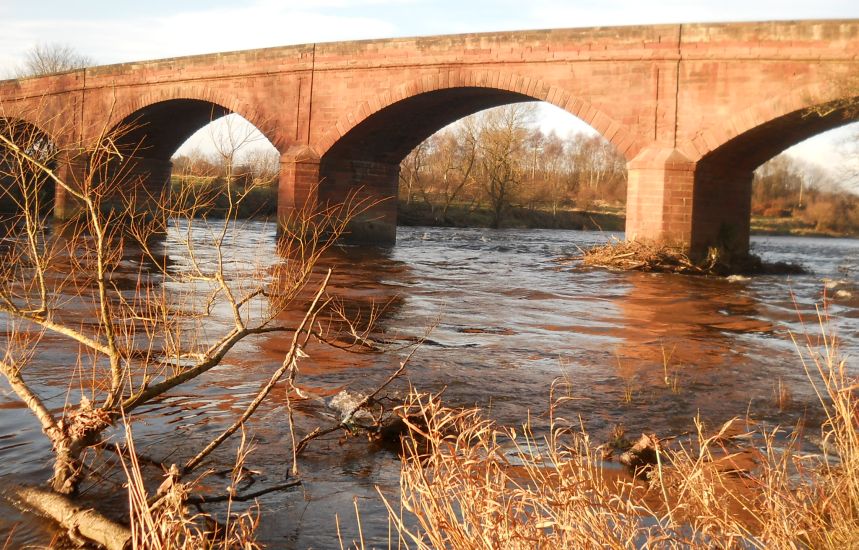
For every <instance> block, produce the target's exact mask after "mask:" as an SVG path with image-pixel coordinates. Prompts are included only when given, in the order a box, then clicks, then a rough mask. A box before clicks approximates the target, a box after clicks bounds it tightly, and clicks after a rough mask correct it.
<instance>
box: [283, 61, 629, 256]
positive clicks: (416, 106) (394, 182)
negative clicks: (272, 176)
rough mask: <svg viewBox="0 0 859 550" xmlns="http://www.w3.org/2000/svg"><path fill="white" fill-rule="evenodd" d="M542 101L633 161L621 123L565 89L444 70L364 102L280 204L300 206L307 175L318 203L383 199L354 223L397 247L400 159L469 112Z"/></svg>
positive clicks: (361, 234)
mask: <svg viewBox="0 0 859 550" xmlns="http://www.w3.org/2000/svg"><path fill="white" fill-rule="evenodd" d="M535 101H546V102H547V103H550V104H553V105H555V106H557V107H560V108H561V109H563V110H565V111H567V112H568V113H570V114H571V115H573V116H577V117H578V118H580V119H581V120H583V121H584V122H586V123H588V124H590V125H591V127H593V128H594V129H596V130H597V131H598V132H600V133H601V134H602V136H603V137H604V138H606V139H607V140H608V141H609V142H610V143H612V144H613V145H614V147H615V148H617V149H618V150H619V151H620V152H621V153H622V154H624V155H625V156H626V158H629V155H634V154H635V151H636V150H637V143H636V141H635V139H634V138H633V137H632V136H631V135H630V134H629V133H628V132H627V131H626V129H625V128H624V127H623V126H622V125H621V124H620V123H619V122H618V121H617V120H615V119H614V118H612V117H611V116H610V115H608V114H606V112H605V111H603V110H601V109H599V108H598V107H596V106H594V105H593V104H591V103H590V102H588V101H586V100H583V99H581V98H579V97H576V96H575V95H573V94H572V93H571V92H569V91H567V90H565V89H562V88H560V87H558V86H551V85H549V84H547V83H546V82H544V81H542V80H540V79H535V78H527V77H523V76H519V75H516V74H514V73H510V72H504V71H464V70H455V71H440V72H438V73H435V74H433V75H428V76H425V77H423V78H420V79H416V80H412V81H410V82H407V83H404V84H402V85H400V86H398V87H397V88H395V89H393V90H392V91H385V92H382V93H381V94H378V95H376V96H374V97H371V98H369V99H365V100H364V101H362V102H361V103H359V104H357V105H356V106H355V107H354V108H353V109H351V110H350V111H348V112H347V114H345V115H343V116H342V117H341V118H340V119H339V120H338V121H337V122H336V123H334V124H333V125H332V126H331V127H330V128H329V129H328V130H327V131H326V132H325V133H324V134H323V135H322V136H321V137H320V138H319V139H318V140H316V141H315V142H313V143H312V144H311V147H310V149H312V152H313V154H314V155H313V156H315V158H317V159H318V165H317V167H316V172H314V171H313V166H312V165H311V163H307V162H305V163H303V166H304V169H298V168H296V167H295V165H293V166H292V167H290V166H286V169H285V170H283V172H282V173H283V174H284V176H285V177H284V176H282V179H281V193H280V197H281V201H283V202H287V203H289V202H292V203H293V204H295V203H298V202H299V201H298V200H296V193H295V189H296V188H298V187H302V185H301V183H300V182H297V181H296V177H295V176H296V175H302V174H303V175H304V177H306V178H307V179H308V180H312V179H313V178H316V181H318V182H319V185H318V187H314V186H313V185H312V183H313V182H312V181H307V182H305V183H304V185H303V187H304V188H305V189H309V188H313V191H311V192H312V193H315V194H316V197H314V200H318V201H320V202H321V203H323V204H337V203H341V202H343V201H345V200H347V198H348V197H349V196H350V194H351V193H354V192H356V191H358V190H360V192H361V194H362V195H364V196H365V197H366V198H368V199H369V200H371V201H374V202H375V201H380V202H378V203H377V204H376V205H375V206H374V207H373V208H372V209H371V211H368V212H365V213H364V214H362V215H361V216H360V218H361V219H359V220H355V222H354V223H353V224H352V227H351V238H352V239H353V240H355V241H360V242H393V241H394V239H395V235H396V223H397V200H396V197H397V189H398V186H399V170H400V162H401V161H402V160H403V159H404V158H405V157H406V155H408V153H409V152H410V151H411V150H412V149H414V148H415V147H416V146H417V145H418V144H420V143H421V142H422V141H424V140H425V139H427V138H429V137H430V136H431V135H432V134H434V133H435V132H437V131H438V130H440V129H442V128H444V127H445V126H447V125H449V124H450V123H452V122H455V121H457V120H459V119H461V118H463V117H466V116H468V115H472V114H474V113H477V112H479V111H482V110H485V109H488V108H492V107H498V106H501V105H507V104H512V103H521V102H535ZM307 153H308V151H302V152H301V154H304V155H306V154H307ZM296 162H299V161H296ZM285 164H288V162H287V163H285ZM307 168H311V170H309V171H308V170H307ZM290 187H291V189H290ZM284 197H286V201H284ZM280 212H281V213H283V212H284V210H283V209H281V210H280Z"/></svg>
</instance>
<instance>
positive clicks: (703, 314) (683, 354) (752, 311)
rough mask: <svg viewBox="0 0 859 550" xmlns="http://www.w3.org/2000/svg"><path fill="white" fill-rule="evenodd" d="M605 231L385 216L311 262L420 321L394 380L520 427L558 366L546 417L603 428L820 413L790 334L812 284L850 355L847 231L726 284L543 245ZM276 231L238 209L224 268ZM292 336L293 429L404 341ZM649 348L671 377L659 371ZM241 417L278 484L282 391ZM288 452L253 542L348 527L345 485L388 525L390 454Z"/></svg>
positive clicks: (171, 438) (207, 425) (3, 461)
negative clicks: (376, 244)
mask: <svg viewBox="0 0 859 550" xmlns="http://www.w3.org/2000/svg"><path fill="white" fill-rule="evenodd" d="M609 237H611V235H610V234H604V233H603V234H601V233H593V232H579V231H551V230H483V229H473V230H467V229H466V230H463V229H436V228H401V229H400V230H399V234H398V244H397V246H396V247H395V248H393V249H389V250H378V249H368V248H355V247H344V248H338V249H337V250H334V251H332V252H331V253H330V254H329V255H328V256H327V257H326V258H325V262H324V263H325V264H326V265H331V266H333V267H334V269H335V272H334V273H335V274H334V278H333V284H332V289H333V291H334V292H336V293H340V294H342V295H343V296H345V298H346V300H347V302H348V303H349V304H350V306H352V307H358V306H361V307H363V308H366V307H368V306H369V305H370V304H371V303H388V304H389V305H388V307H387V308H386V309H385V311H384V313H383V315H382V316H381V318H380V320H379V325H378V333H377V334H376V336H377V337H384V338H385V339H387V340H388V341H391V342H393V343H402V344H405V343H408V342H409V341H412V340H414V339H415V338H417V337H420V336H422V335H423V334H424V332H425V330H426V328H427V327H428V326H430V325H433V324H435V325H436V326H435V329H434V330H433V331H432V333H431V335H430V336H429V341H428V342H427V344H425V345H424V346H423V347H422V348H421V349H420V351H418V353H417V354H416V355H415V356H414V358H413V359H412V361H411V363H410V365H409V367H408V373H407V374H408V378H407V380H404V381H402V382H401V383H399V386H398V388H400V389H402V388H403V387H404V386H405V384H406V382H407V381H408V382H411V383H412V384H414V385H415V386H416V387H417V388H418V389H421V390H428V391H437V390H440V389H442V388H446V391H445V400H446V402H447V403H448V404H450V405H472V404H478V405H481V406H484V407H486V408H487V410H488V411H489V414H490V415H491V416H492V417H493V418H495V419H497V420H498V421H500V422H502V423H507V424H518V423H521V422H522V421H523V420H524V419H525V417H526V414H527V413H528V411H529V410H530V411H531V412H532V413H534V414H536V415H539V414H541V413H543V412H544V411H545V410H546V405H547V402H548V394H549V386H550V384H551V383H552V381H553V380H555V379H556V378H558V377H564V378H566V379H567V380H568V381H569V382H571V383H572V384H573V388H574V390H573V391H574V396H575V397H577V399H575V400H573V401H570V402H568V403H567V405H565V408H564V411H563V412H564V414H565V415H566V416H567V417H572V418H574V417H575V416H576V415H581V418H582V419H583V421H584V422H585V424H586V426H587V427H588V429H589V430H590V431H591V433H592V434H593V436H594V438H595V439H596V440H600V439H605V438H607V436H608V435H607V434H608V432H609V430H610V429H611V427H612V426H613V425H614V424H623V425H624V426H625V427H626V428H627V430H628V432H630V433H631V434H636V433H637V432H640V431H643V430H653V431H656V432H657V433H659V434H661V435H667V434H677V433H682V432H685V431H687V430H689V429H690V428H691V426H692V424H691V419H692V417H693V416H694V415H696V414H700V415H701V417H702V418H703V419H704V420H705V421H707V422H710V423H716V422H721V421H724V420H727V419H729V418H731V417H733V416H745V415H746V414H747V413H748V414H749V416H750V417H751V418H752V419H754V420H756V421H758V422H760V423H765V424H767V425H773V424H781V425H792V424H794V423H795V422H796V421H797V420H798V419H799V418H802V417H805V418H806V421H807V422H808V423H809V424H813V423H819V417H818V415H817V412H816V408H815V406H814V403H815V399H816V398H815V397H814V394H813V392H812V391H811V387H810V385H809V383H808V381H807V378H806V375H805V373H804V372H803V370H802V366H801V364H800V363H799V361H798V360H797V355H796V351H795V349H794V344H793V343H792V341H791V338H790V333H791V332H793V333H794V334H799V335H802V334H805V333H806V332H808V333H811V334H813V335H814V334H817V326H816V323H817V313H816V310H815V307H816V305H818V304H821V302H822V300H823V297H824V289H825V285H826V283H825V281H830V283H829V286H830V287H831V288H830V289H829V290H827V291H826V292H827V293H828V294H830V295H831V296H832V300H831V301H830V302H829V303H828V310H827V311H828V314H829V316H830V317H831V323H832V325H833V326H834V328H835V329H836V330H837V332H838V334H839V336H840V337H841V339H842V351H843V352H844V354H846V355H848V356H851V357H856V355H857V352H859V322H857V319H859V288H857V273H859V241H855V240H841V239H799V238H781V237H767V238H759V239H754V241H753V249H754V251H755V252H757V253H758V254H760V255H762V256H763V257H764V258H765V259H767V260H772V261H776V260H789V261H795V262H796V261H798V262H800V263H803V264H804V265H806V266H808V267H809V268H811V269H812V270H813V274H810V275H804V276H792V277H781V276H767V277H756V278H752V279H741V280H733V281H728V280H723V279H709V278H698V277H685V276H675V275H665V274H641V273H615V272H609V271H605V270H597V269H586V268H582V267H581V266H579V265H577V264H575V263H572V264H559V263H558V262H557V261H556V260H557V258H559V257H562V256H569V255H572V254H575V253H576V252H577V250H578V249H577V247H586V246H589V245H592V244H595V243H599V242H603V241H605V240H606V239H608V238H609ZM274 242H275V234H274V229H273V227H271V226H269V225H265V224H263V223H260V222H250V223H247V224H245V225H244V226H243V227H242V229H241V232H240V233H237V234H236V235H235V239H234V241H233V242H232V243H231V245H230V253H232V254H234V255H235V257H236V258H238V260H239V262H238V263H237V264H236V265H235V266H234V267H235V273H236V275H235V276H237V277H240V276H244V275H243V274H244V273H245V271H244V270H246V269H247V268H248V266H249V265H252V264H254V263H259V262H262V263H263V264H267V265H272V264H274V263H276V262H279V261H282V260H281V259H280V258H279V257H278V256H277V255H276V253H275V246H274ZM164 249H165V252H166V253H167V254H168V255H169V256H170V257H171V260H172V262H173V269H175V270H177V271H181V270H182V269H185V268H187V265H186V262H187V260H186V259H185V257H184V255H183V252H182V247H181V246H180V245H179V244H178V232H176V231H171V233H170V234H169V235H168V237H167V239H166V241H165V243H164ZM126 264H127V265H126V268H127V270H128V273H129V277H131V276H136V273H137V269H138V264H137V263H136V262H134V261H132V260H129V261H127V262H126ZM839 290H840V291H841V292H840V293H839V294H838V295H837V296H836V293H838V291H839ZM800 317H802V318H803V319H804V322H805V325H803V322H802V321H800ZM222 320H224V321H226V317H225V316H224V317H222ZM286 347H287V343H286V341H285V339H284V338H283V337H282V336H275V337H264V338H259V339H256V340H253V341H250V342H247V343H245V344H243V345H242V346H241V348H240V349H238V350H236V352H235V353H234V355H233V356H232V357H231V358H230V360H229V362H228V363H229V364H226V365H224V366H222V367H219V368H218V369H215V370H214V371H212V372H210V373H208V374H207V375H205V376H204V377H202V378H200V379H199V380H196V381H194V382H193V383H190V384H188V385H187V386H185V387H183V388H181V389H180V390H178V391H175V392H173V393H171V394H170V396H168V397H167V398H165V399H163V400H162V401H161V402H159V403H157V404H154V405H152V406H149V407H148V408H147V410H146V411H143V410H141V411H139V412H138V416H141V417H143V419H142V421H140V422H137V423H136V424H135V435H136V441H137V443H138V451H140V452H142V453H144V454H147V455H149V456H152V457H153V458H157V459H163V460H165V461H178V460H181V459H183V458H187V457H189V456H190V455H191V454H193V453H194V452H196V450H198V449H199V448H200V446H201V445H202V444H204V443H205V442H206V441H207V440H208V439H209V438H211V437H212V436H213V434H215V433H217V432H218V431H219V430H221V429H222V428H223V427H224V426H225V425H226V424H228V423H229V422H230V421H231V420H232V419H233V418H234V417H235V415H236V414H237V411H239V410H241V409H242V408H243V406H244V404H245V403H246V402H247V400H248V399H250V398H251V397H252V396H253V394H254V393H255V392H256V390H257V388H258V387H259V384H260V382H261V381H262V380H263V379H265V378H267V377H268V375H269V374H270V373H271V371H272V369H273V368H275V367H276V366H277V365H279V363H280V360H281V358H282V354H283V351H284V350H285V349H286ZM73 351H74V350H71V349H69V348H68V347H66V345H65V344H64V343H63V342H62V341H59V340H57V339H50V340H47V341H46V346H45V348H44V350H43V352H42V353H41V354H40V355H39V357H38V360H37V363H38V364H35V365H34V366H33V367H32V371H31V374H30V376H31V379H33V380H38V381H39V387H40V389H41V390H42V391H44V392H46V393H47V394H48V395H49V401H50V403H51V405H52V406H55V407H59V406H61V405H62V403H63V402H64V400H65V399H66V395H67V381H66V379H65V376H66V375H67V373H68V369H69V365H70V362H72V361H73V360H74V354H73ZM308 352H309V354H310V356H311V357H310V359H307V360H305V362H304V363H302V364H301V374H300V378H299V382H300V384H301V386H302V387H303V388H304V389H305V390H306V391H308V392H310V393H313V394H315V395H316V396H317V397H318V399H316V400H313V401H311V402H309V403H307V404H305V405H304V406H303V407H302V411H301V415H300V417H299V419H298V420H299V425H300V427H301V428H302V429H305V430H309V429H310V427H312V426H314V425H317V424H323V425H327V424H328V423H329V422H331V418H332V414H333V413H332V412H331V411H330V410H329V409H328V408H327V407H326V406H325V399H326V397H328V396H330V395H333V394H335V393H336V392H338V391H339V390H341V389H344V388H348V389H349V390H350V391H362V390H367V389H369V388H372V387H374V386H375V385H377V384H378V383H380V382H381V381H382V380H384V379H385V378H386V377H387V376H388V375H389V374H390V373H391V372H392V371H393V370H394V369H395V368H396V367H397V365H398V362H399V361H400V360H401V359H402V356H403V355H404V352H393V353H391V354H385V355H356V354H348V353H344V352H340V351H333V350H330V349H324V348H322V347H321V346H313V347H311V348H310V349H309V350H308ZM666 357H668V360H667V365H668V367H667V369H668V370H667V374H668V377H669V379H670V380H671V381H672V382H671V384H666V383H665V378H666V370H665V368H664V364H665V358H666ZM850 361H851V364H853V365H855V363H854V362H853V360H850ZM779 379H781V380H782V381H783V383H784V384H786V385H787V386H788V387H789V388H790V390H791V393H792V397H793V399H792V402H791V404H790V406H789V407H788V408H787V409H786V410H784V411H779V409H778V407H777V405H776V403H775V399H774V388H775V386H776V384H777V382H778V380H779ZM672 385H673V387H670V386H672ZM0 392H2V393H0V410H2V412H0V476H2V479H3V480H4V483H8V482H9V481H10V480H15V481H27V482H34V483H35V482H39V481H42V480H44V479H46V478H47V477H48V475H49V458H50V454H49V448H48V446H47V445H46V443H45V441H44V437H43V436H42V435H41V434H40V432H39V429H38V426H37V424H36V423H35V422H34V421H33V420H32V418H31V417H30V415H29V413H28V411H26V410H25V409H24V408H22V407H21V406H20V404H19V403H18V402H17V401H16V400H15V398H14V396H13V395H12V394H11V392H10V391H9V389H8V387H6V386H5V385H3V386H0ZM629 393H631V394H632V399H631V401H629V399H628V394H629ZM809 431H813V430H809ZM252 433H253V434H254V437H255V442H256V445H257V450H256V452H255V453H254V454H253V455H252V457H251V459H250V462H251V466H252V467H253V468H254V469H257V470H260V471H261V472H262V474H261V476H260V478H259V483H260V485H262V484H265V483H275V482H279V481H282V480H283V479H284V477H285V476H286V470H287V468H288V466H289V459H288V456H289V445H288V433H287V430H286V412H285V405H284V402H283V392H282V391H280V392H278V391H275V392H274V393H273V395H272V398H271V400H270V402H269V404H267V405H266V406H264V407H263V408H262V409H261V410H260V411H259V412H258V414H257V416H256V417H255V419H254V421H253V423H252ZM232 457H233V455H232V454H231V448H228V449H225V450H224V451H223V452H221V453H220V454H219V455H218V457H217V458H216V460H217V462H218V463H220V464H224V465H228V464H231V463H232ZM302 468H303V479H304V484H303V485H302V486H301V487H299V488H297V489H294V490H291V491H289V492H281V493H274V494H269V495H266V496H265V497H263V498H261V499H260V505H261V509H262V510H263V516H262V517H263V521H262V524H261V534H262V538H263V540H264V541H265V542H267V543H268V544H269V545H270V546H271V547H273V548H307V547H315V548H330V547H339V544H338V542H337V536H336V532H335V528H334V525H335V514H338V515H339V516H340V520H341V525H342V531H343V536H344V539H345V540H346V541H348V540H351V539H352V538H354V537H355V536H356V528H355V520H354V509H353V498H358V499H359V507H360V510H361V516H362V525H363V530H364V534H365V537H366V538H367V539H368V543H371V542H373V541H377V542H381V541H384V540H386V537H387V532H388V525H387V521H386V515H385V514H384V512H383V508H382V505H381V502H380V500H379V498H378V496H377V495H376V487H377V486H378V487H380V488H381V490H382V491H384V492H385V493H386V494H391V495H393V494H396V491H397V483H398V461H397V459H396V457H395V456H394V455H392V454H390V453H388V452H385V451H380V450H377V449H375V448H373V447H372V446H370V445H369V444H368V443H366V442H364V441H363V440H361V439H360V438H353V439H350V440H348V441H343V440H342V439H341V437H340V436H339V435H335V436H331V437H330V438H328V439H325V440H321V441H318V442H316V444H314V445H313V446H312V447H311V448H310V449H309V450H308V452H307V453H306V455H305V456H304V459H303V461H302ZM211 482H212V483H213V484H216V485H217V484H220V483H225V482H223V481H222V480H218V479H213V480H212V481H211ZM13 527H15V528H16V532H15V538H14V545H16V546H21V545H24V544H28V543H29V544H46V543H47V542H48V541H49V540H50V538H51V536H52V531H51V529H50V526H49V525H48V524H47V523H45V522H42V521H40V520H36V519H33V518H32V517H29V516H22V515H21V514H19V513H18V512H16V511H15V510H14V509H12V508H10V507H9V506H8V505H7V504H5V503H2V504H0V541H3V540H5V538H6V537H7V535H8V533H9V532H10V530H11V529H12V528H13Z"/></svg>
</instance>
